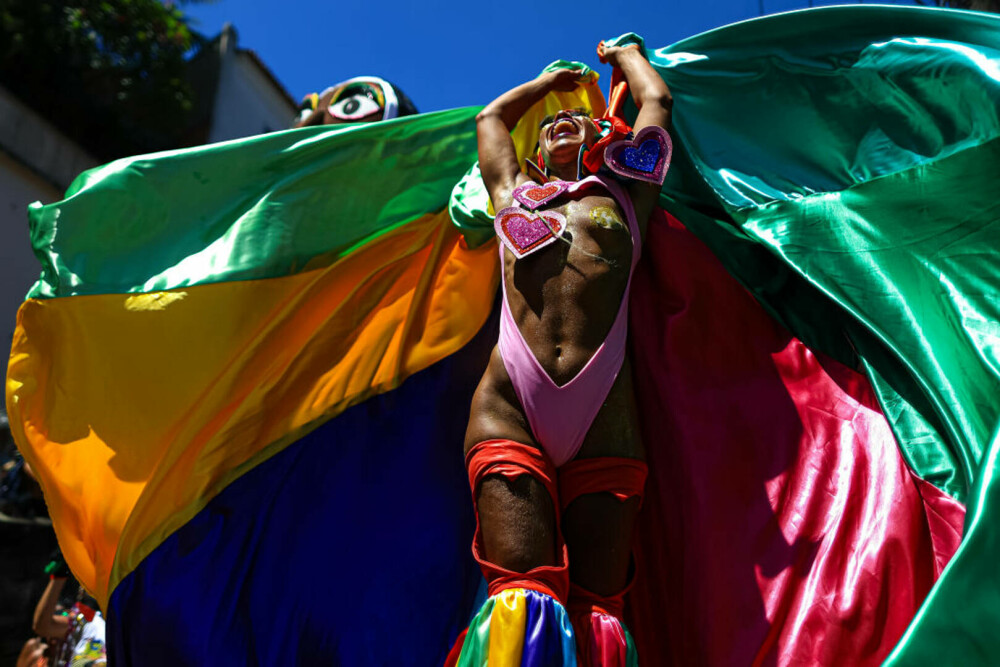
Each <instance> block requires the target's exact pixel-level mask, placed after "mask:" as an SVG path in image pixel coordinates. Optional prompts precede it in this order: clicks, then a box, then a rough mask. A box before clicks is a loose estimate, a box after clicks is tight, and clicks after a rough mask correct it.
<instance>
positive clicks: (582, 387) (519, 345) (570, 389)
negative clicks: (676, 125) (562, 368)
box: [497, 176, 642, 467]
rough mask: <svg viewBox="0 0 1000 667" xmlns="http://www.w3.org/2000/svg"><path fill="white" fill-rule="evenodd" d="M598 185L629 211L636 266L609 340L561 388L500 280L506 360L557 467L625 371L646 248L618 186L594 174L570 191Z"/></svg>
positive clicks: (534, 427) (535, 429) (580, 440)
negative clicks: (634, 285) (636, 280)
mask: <svg viewBox="0 0 1000 667" xmlns="http://www.w3.org/2000/svg"><path fill="white" fill-rule="evenodd" d="M592 185H597V186H601V187H604V188H605V189H607V190H608V191H609V192H610V193H611V195H612V196H613V197H614V198H615V199H616V200H617V201H618V204H619V205H620V206H621V208H622V210H623V211H624V212H625V215H626V218H627V219H628V226H629V232H630V233H631V235H632V266H631V270H630V273H629V282H628V284H626V286H625V294H624V295H623V296H622V302H621V304H620V305H619V307H618V315H617V316H616V317H615V321H614V323H613V324H612V325H611V330H610V331H609V332H608V336H607V338H606V339H605V340H604V343H602V344H601V346H600V347H599V348H597V351H596V352H595V353H594V356H592V357H591V358H590V360H589V361H588V362H587V364H586V365H585V366H584V367H583V368H582V369H581V370H580V372H579V373H578V374H577V375H576V377H574V378H573V379H572V380H570V381H569V382H567V383H566V384H564V385H562V386H558V385H556V383H555V382H553V381H552V378H550V377H549V376H548V374H547V373H546V372H545V370H544V369H543V368H542V366H541V364H539V363H538V359H536V358H535V355H534V354H533V353H532V352H531V348H530V347H528V344H527V343H526V342H525V340H524V336H522V335H521V331H520V330H519V329H518V328H517V323H516V322H515V321H514V316H513V315H512V314H511V312H510V306H508V304H507V284H506V282H505V281H504V280H502V279H501V281H500V282H501V284H502V285H503V303H502V305H501V311H500V338H499V341H498V342H497V346H498V347H499V348H500V356H501V358H503V362H504V367H505V368H506V369H507V374H508V375H509V376H510V381H511V384H513V385H514V392H515V393H516V394H517V398H518V400H519V401H520V402H521V407H522V408H524V413H525V415H526V416H527V418H528V423H529V425H530V426H531V431H532V433H533V434H534V436H535V438H536V439H537V440H538V442H539V444H541V446H542V447H543V448H544V449H545V451H546V453H547V454H548V455H549V457H550V458H551V459H552V461H553V462H554V463H555V464H556V466H557V467H558V466H561V465H563V464H564V463H566V462H567V461H570V460H572V459H573V457H574V456H576V453H577V452H578V451H579V450H580V446H581V445H582V444H583V438H584V436H585V435H587V431H588V430H590V425H591V423H593V421H594V417H595V416H596V415H597V411H598V410H600V409H601V405H603V404H604V399H605V398H607V395H608V392H609V391H611V386H612V385H613V384H614V383H615V379H616V378H617V377H618V372H619V371H620V370H621V367H622V362H623V361H624V359H625V343H626V340H627V337H628V295H629V288H630V285H631V282H632V277H631V271H634V270H635V266H636V263H637V262H638V261H639V255H640V253H641V248H642V239H641V238H640V236H639V225H638V223H637V222H636V219H635V211H634V210H633V208H632V201H631V199H629V197H628V195H627V193H625V192H624V191H623V190H622V189H621V187H620V186H619V185H618V184H617V183H615V182H614V181H612V180H610V179H605V178H603V177H601V176H588V177H587V178H585V179H582V180H580V181H578V182H576V183H574V184H573V185H572V186H571V188H570V192H575V191H578V190H581V189H583V188H585V187H590V186H592ZM500 260H501V262H503V260H504V246H503V244H501V245H500ZM568 406H571V408H570V407H568Z"/></svg>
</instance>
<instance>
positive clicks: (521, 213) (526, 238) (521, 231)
mask: <svg viewBox="0 0 1000 667" xmlns="http://www.w3.org/2000/svg"><path fill="white" fill-rule="evenodd" d="M493 228H494V229H495V230H496V233H497V236H498V237H499V238H500V241H501V242H502V243H503V244H504V245H505V246H507V247H508V248H509V249H510V251H511V252H512V253H514V256H515V257H517V258H518V259H520V258H522V257H524V256H525V255H530V254H531V253H533V252H535V251H536V250H540V249H542V248H544V247H545V246H547V245H549V244H550V243H552V242H553V241H555V240H556V239H557V238H559V236H560V235H561V234H562V232H563V230H564V229H566V218H565V217H564V216H563V215H562V214H561V213H557V212H556V211H541V212H538V213H535V212H533V211H525V210H524V209H523V208H519V207H517V206H512V207H510V208H505V209H503V210H502V211H500V212H499V213H497V215H496V218H494V219H493Z"/></svg>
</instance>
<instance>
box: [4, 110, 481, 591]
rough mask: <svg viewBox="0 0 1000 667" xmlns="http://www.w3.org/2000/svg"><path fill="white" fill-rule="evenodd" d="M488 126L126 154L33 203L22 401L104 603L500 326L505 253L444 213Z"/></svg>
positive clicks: (69, 539)
mask: <svg viewBox="0 0 1000 667" xmlns="http://www.w3.org/2000/svg"><path fill="white" fill-rule="evenodd" d="M474 115H475V113H474V110H462V111H456V112H444V113H441V114H428V115H424V116H420V117H419V118H411V119H401V120H398V121H391V122H388V123H384V124H379V125H378V126H377V127H372V126H359V127H355V128H348V129H338V130H322V129H319V128H316V129H307V130H298V131H293V132H284V133H279V134H275V135H268V136H266V137H259V138H252V139H249V140H246V141H243V142H230V143H226V144H220V145H215V146H208V147H204V148H199V149H193V150H190V151H178V152H175V153H169V154H163V155H158V156H141V157H137V158H130V159H128V160H120V161H118V162H115V163H111V164H110V165H107V166H104V167H100V168H98V169H96V170H93V171H91V172H88V173H86V174H84V175H83V176H81V177H80V178H78V179H77V181H76V183H75V184H74V186H73V188H71V190H70V196H69V197H68V198H67V199H66V200H64V201H61V202H57V203H55V204H51V205H49V206H45V207H39V208H35V209H34V210H33V211H32V218H31V222H32V239H33V243H34V244H35V246H36V251H37V254H38V255H39V256H40V257H41V258H42V259H43V261H44V262H45V263H44V265H43V273H42V277H41V278H40V280H39V281H38V283H36V285H35V287H34V288H33V291H32V293H31V298H29V299H28V300H27V301H26V302H25V303H24V305H23V306H22V307H21V309H20V311H19V313H18V327H17V329H16V331H15V335H14V343H13V346H12V350H11V357H10V362H9V366H8V375H7V406H8V411H9V414H10V417H11V423H12V429H13V430H14V431H15V438H16V439H17V442H18V443H19V446H20V447H21V449H22V451H23V452H24V454H25V457H26V459H27V460H29V461H30V462H31V464H32V467H33V469H34V470H35V471H36V473H37V474H38V476H39V478H40V480H41V483H42V486H43V488H44V490H45V494H46V500H47V502H48V506H49V510H50V513H51V515H52V518H53V521H54V526H55V530H56V534H57V536H58V537H59V541H60V546H61V548H62V551H63V554H64V555H65V557H66V559H67V562H68V563H69V564H70V566H71V567H72V568H73V571H74V574H75V575H76V576H77V578H78V579H79V580H80V581H81V583H83V585H84V586H85V587H86V588H87V589H88V590H90V591H91V592H92V593H93V594H94V595H95V597H97V598H98V600H99V601H100V602H101V604H102V605H104V606H106V605H107V603H108V599H109V596H110V595H111V592H112V591H113V590H114V588H115V586H116V585H117V584H118V582H119V581H120V580H121V579H122V578H123V577H124V576H125V575H127V574H128V573H129V572H130V571H132V570H133V569H134V568H135V567H136V565H137V564H138V563H139V562H141V561H142V559H144V558H145V557H146V556H147V555H149V554H150V553H151V552H152V551H153V550H155V549H156V548H157V546H158V545H159V544H160V543H161V542H162V541H163V540H164V539H165V538H166V537H167V536H168V535H170V534H171V533H173V531H175V530H176V529H177V528H179V527H180V526H182V525H184V524H185V523H186V522H187V521H189V520H190V519H192V518H193V517H194V516H195V515H196V514H197V513H198V512H199V511H200V510H201V509H202V508H204V507H205V506H206V504H207V503H208V501H209V500H210V499H211V498H212V497H213V496H214V495H216V494H217V493H219V492H220V491H221V490H222V489H224V488H226V486H227V485H228V484H230V483H231V482H233V481H234V480H235V479H237V478H238V477H240V476H241V475H243V474H245V473H246V472H247V471H248V470H250V469H252V468H253V467H254V466H256V465H259V464H261V463H262V462H264V461H266V460H267V459H268V458H269V457H270V456H273V455H274V454H275V453H277V452H278V451H280V450H281V449H282V448H284V447H286V446H287V445H289V444H290V443H292V442H294V441H295V440H297V439H298V438H300V437H302V436H303V435H305V434H306V433H308V432H309V431H311V430H312V429H314V428H316V427H317V426H319V425H320V424H322V423H323V422H324V421H326V420H328V419H330V418H333V417H335V416H336V415H337V414H339V413H341V412H343V410H344V409H346V408H348V407H350V406H351V405H355V404H357V403H359V402H361V401H363V400H365V399H367V398H369V397H371V396H374V395H377V394H379V393H382V392H385V391H389V390H391V389H393V388H395V387H396V386H398V385H399V383H401V382H402V381H403V380H405V379H406V377H408V376H410V375H412V374H413V373H415V372H417V371H419V370H422V369H424V368H426V367H427V366H429V365H431V364H433V363H435V362H437V361H439V360H441V359H442V358H444V357H447V356H448V355H450V354H451V353H453V352H455V351H456V350H458V349H459V348H460V347H462V346H463V345H464V344H466V343H467V342H468V341H469V340H470V339H471V338H472V337H473V335H475V333H476V332H477V331H478V330H479V328H480V327H481V326H482V324H483V322H484V321H485V320H486V318H487V317H488V315H489V312H490V309H491V308H492V298H493V294H494V292H495V289H496V285H497V265H498V261H497V259H496V251H495V249H493V248H480V249H476V250H471V249H469V248H468V246H467V245H466V244H465V243H464V242H463V240H462V238H461V235H460V234H459V232H458V231H457V230H456V229H454V227H453V226H452V225H451V224H450V220H449V218H448V216H447V214H446V213H445V212H444V211H442V210H440V209H442V208H443V207H444V205H445V204H446V202H447V196H448V193H449V191H450V188H451V185H452V184H453V183H454V181H455V180H456V179H457V178H458V176H459V175H460V171H452V172H450V175H448V174H449V165H452V167H451V168H454V165H456V164H457V165H462V169H464V165H465V164H467V162H468V160H469V159H470V158H471V156H472V151H473V150H474V134H473V132H472V121H473V118H474ZM359 146H365V149H364V151H363V152H360V153H359V148H358V147H359ZM438 149H441V150H444V151H445V152H446V153H449V155H451V157H450V158H444V157H442V158H441V159H440V161H439V160H437V159H432V156H433V155H434V153H435V151H436V150H438ZM376 153H380V158H381V159H380V164H379V165H378V166H377V167H376V166H373V165H371V164H370V162H371V159H370V158H371V156H373V155H375V154H376ZM359 155H360V157H359ZM463 155H464V156H465V157H464V159H463V158H462V156H463ZM356 163H363V164H356ZM352 164H356V166H357V169H353V168H351V167H350V165H352ZM249 165H253V166H252V167H251V166H249ZM365 165H367V166H365ZM419 165H423V168H425V169H426V173H425V176H426V177H425V178H421V177H420V175H421V174H422V173H424V172H422V171H420V170H419V169H418V166H419ZM404 175H405V176H404ZM334 183H336V184H337V187H334V186H333V184H334ZM435 207H436V208H437V210H434V208H435ZM355 216H358V217H355ZM167 288H169V289H167ZM457 419H460V420H461V419H462V418H460V417H457Z"/></svg>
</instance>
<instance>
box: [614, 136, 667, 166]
mask: <svg viewBox="0 0 1000 667" xmlns="http://www.w3.org/2000/svg"><path fill="white" fill-rule="evenodd" d="M659 159H660V143H659V142H658V141H656V139H647V140H646V141H644V142H642V145H641V146H639V148H633V147H632V146H629V147H627V148H625V149H624V150H623V151H622V163H623V164H624V165H625V166H626V167H629V168H630V169H635V170H636V171H641V172H643V173H646V174H651V173H653V170H654V169H656V162H657V160H659Z"/></svg>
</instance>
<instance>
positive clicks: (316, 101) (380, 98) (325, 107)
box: [292, 76, 417, 127]
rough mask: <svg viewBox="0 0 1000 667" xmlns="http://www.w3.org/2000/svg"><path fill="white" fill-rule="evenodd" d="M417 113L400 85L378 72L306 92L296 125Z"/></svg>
mask: <svg viewBox="0 0 1000 667" xmlns="http://www.w3.org/2000/svg"><path fill="white" fill-rule="evenodd" d="M415 113H417V109H416V107H414V106H413V102H411V101H410V99H409V98H408V97H407V96H406V95H405V94H403V91H401V90H400V89H399V88H397V87H396V86H394V85H393V84H391V83H389V82H388V81H386V80H385V79H380V78H379V77H377V76H359V77H355V78H353V79H348V80H347V81H343V82H341V83H338V84H337V85H335V86H330V87H329V88H327V89H326V90H324V91H323V92H322V93H311V94H309V95H306V96H305V98H303V100H302V104H301V106H300V107H299V117H298V118H297V119H296V121H295V123H294V124H293V125H292V127H307V126H310V125H340V124H343V123H374V122H376V121H380V120H390V119H392V118H397V117H400V116H410V115H413V114H415Z"/></svg>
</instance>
